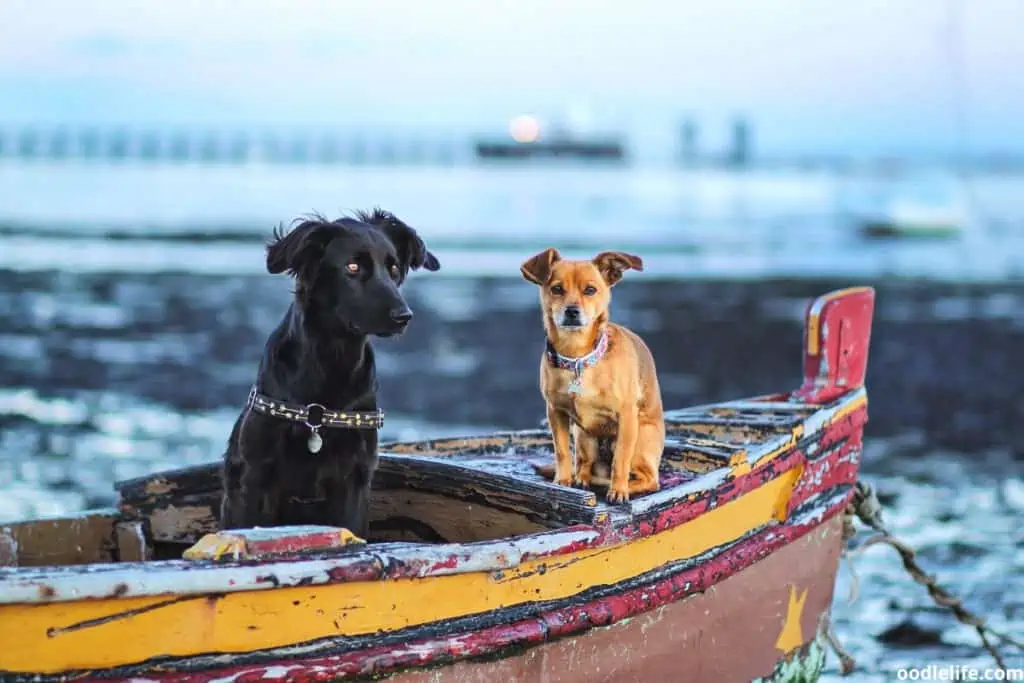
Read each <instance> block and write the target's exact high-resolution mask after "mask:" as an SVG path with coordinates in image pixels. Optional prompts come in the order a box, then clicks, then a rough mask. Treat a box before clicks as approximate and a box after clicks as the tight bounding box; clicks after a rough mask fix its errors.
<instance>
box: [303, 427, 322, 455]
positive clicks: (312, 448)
mask: <svg viewBox="0 0 1024 683" xmlns="http://www.w3.org/2000/svg"><path fill="white" fill-rule="evenodd" d="M323 445H324V438H323V437H322V436H320V433H319V432H313V433H312V434H310V435H309V439H308V440H307V441H306V447H307V448H308V449H309V452H310V453H319V452H320V449H321V448H322V447H323Z"/></svg>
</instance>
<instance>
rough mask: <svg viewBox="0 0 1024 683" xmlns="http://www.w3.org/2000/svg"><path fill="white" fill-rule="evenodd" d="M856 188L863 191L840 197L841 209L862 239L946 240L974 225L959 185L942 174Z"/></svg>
mask: <svg viewBox="0 0 1024 683" xmlns="http://www.w3.org/2000/svg"><path fill="white" fill-rule="evenodd" d="M860 190H861V191H862V192H863V191H864V190H866V191H867V194H866V195H865V194H858V195H857V196H846V197H844V198H843V199H844V201H845V203H846V207H845V208H844V211H845V212H846V213H847V215H848V216H850V217H851V218H852V222H853V227H854V230H855V231H856V232H857V234H858V235H859V236H860V237H862V238H864V239H871V240H877V239H920V240H948V239H955V238H959V237H961V236H963V235H964V234H965V233H966V232H968V231H969V230H970V229H971V227H972V226H973V225H974V216H973V213H972V212H971V210H970V203H969V201H968V200H967V197H966V194H965V191H964V189H963V187H961V186H960V185H959V184H957V183H955V182H952V181H951V180H950V179H949V178H947V177H944V176H940V177H934V176H925V177H920V176H916V177H913V178H910V179H907V180H903V181H893V180H885V181H883V182H882V184H881V185H874V186H868V187H861V188H860Z"/></svg>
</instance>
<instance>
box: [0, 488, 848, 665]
mask: <svg viewBox="0 0 1024 683" xmlns="http://www.w3.org/2000/svg"><path fill="white" fill-rule="evenodd" d="M853 493H854V489H853V486H852V485H851V484H848V483H838V484H834V485H832V486H830V487H828V488H825V489H823V490H821V491H819V492H817V493H816V494H814V495H813V496H811V497H810V498H808V499H807V500H805V501H804V502H803V503H802V504H801V505H800V506H799V507H798V508H797V509H795V510H794V511H793V513H792V515H791V517H790V518H789V519H787V520H786V521H785V522H776V523H769V524H766V525H763V526H760V527H757V528H754V529H751V530H750V532H749V533H747V534H745V535H744V536H742V537H740V538H737V539H735V540H734V541H732V542H730V543H729V544H727V545H725V546H720V547H718V548H716V549H714V550H713V551H709V552H707V553H703V554H701V555H698V556H695V557H691V558H686V559H682V560H679V561H677V562H674V563H671V564H670V565H666V566H663V567H659V568H658V569H656V570H653V571H651V572H648V573H647V574H645V575H642V576H637V577H633V578H631V579H627V580H625V581H622V582H619V583H616V584H612V585H609V586H605V587H600V586H595V587H591V588H590V589H589V591H590V592H591V595H590V596H588V597H587V599H586V600H584V601H583V602H582V603H580V602H579V601H578V600H579V595H576V596H573V597H572V598H567V599H561V600H555V601H551V603H550V604H548V605H546V606H544V608H543V609H541V610H540V611H538V612H535V613H526V614H524V615H523V616H522V617H521V618H516V617H515V616H512V618H509V615H514V614H515V610H516V609H517V608H516V607H511V608H506V609H504V610H499V611H498V612H496V613H493V614H491V615H490V617H491V619H490V620H488V621H485V622H481V623H477V624H475V625H474V626H475V628H473V627H470V628H464V627H463V626H462V623H461V622H462V620H466V619H475V618H476V616H475V615H467V616H466V617H462V618H460V619H458V620H453V621H451V622H448V623H446V627H448V628H446V629H445V630H444V631H443V632H437V631H436V629H435V625H434V624H424V625H420V626H414V627H410V628H407V629H402V630H400V631H396V632H391V633H386V634H374V635H372V636H366V637H365V638H369V640H367V643H368V647H362V646H360V643H361V642H362V640H361V639H360V638H359V637H357V638H355V639H351V640H350V642H346V643H344V644H342V645H340V646H339V644H338V643H337V642H336V639H335V638H333V637H329V638H324V639H318V640H315V641H307V642H303V643H297V644H294V645H288V646H282V647H276V648H271V649H263V650H258V651H252V652H248V653H233V654H232V665H230V666H227V667H225V666H223V661H221V658H222V655H221V654H217V653H210V654H196V655H191V656H187V657H168V658H158V659H150V660H147V661H144V662H138V663H136V664H127V665H122V666H119V667H116V669H100V670H80V671H74V672H67V671H65V672H61V673H60V674H38V673H28V672H4V671H0V674H3V675H4V680H12V681H22V680H24V681H28V680H31V681H36V682H40V681H51V680H52V681H58V680H67V677H68V676H72V677H73V676H81V675H93V674H98V673H103V674H105V675H104V676H103V677H104V678H107V677H109V676H110V675H113V676H114V677H115V678H116V679H117V680H133V679H137V678H138V677H140V676H142V677H144V679H145V680H153V681H156V680H179V677H180V676H187V677H188V680H189V681H204V682H207V683H211V682H212V681H229V680H235V679H236V678H238V677H239V676H243V675H245V674H248V673H259V672H261V671H264V672H265V671H266V670H267V669H268V668H269V667H277V666H293V667H294V666H297V667H300V668H301V669H302V670H303V671H305V670H307V669H309V668H310V667H320V666H323V667H326V670H327V671H329V672H330V673H331V674H332V675H334V676H337V675H342V676H344V677H346V678H347V677H348V676H355V677H356V678H357V679H358V680H365V678H366V677H367V676H370V677H373V676H378V675H384V674H387V675H391V674H395V673H398V672H401V671H409V670H416V669H422V668H423V667H425V666H426V667H430V666H437V665H444V664H449V663H452V662H455V661H460V660H465V659H480V658H486V657H489V656H499V655H501V653H503V652H508V651H510V650H515V649H516V648H522V647H530V646H533V645H538V644H540V643H543V642H551V641H553V640H558V639H561V638H564V637H571V636H574V635H579V634H581V633H583V632H586V631H589V630H591V629H593V628H600V627H605V626H610V625H613V624H615V623H619V622H622V621H624V620H626V619H629V618H632V617H635V616H637V615H639V614H643V613H645V612H649V611H651V610H653V609H656V608H658V607H660V606H664V605H667V604H670V603H673V602H676V601H679V600H683V599H686V598H687V597H689V596H691V595H694V594H696V593H700V592H702V591H705V590H707V589H708V588H709V587H711V586H714V585H717V584H718V583H720V582H722V581H724V580H726V579H728V578H730V577H732V576H734V575H736V574H738V573H740V572H742V571H744V570H746V569H748V568H750V567H753V566H755V565H756V564H757V563H758V562H759V561H760V560H762V559H764V558H765V557H766V556H768V555H770V554H772V553H774V552H776V551H777V550H779V549H781V548H783V547H785V546H788V545H790V544H793V543H795V542H797V541H799V540H800V539H802V538H804V537H805V536H806V535H807V534H809V533H811V532H813V531H815V530H816V529H820V528H822V527H823V526H824V525H826V524H828V523H829V522H830V521H831V520H833V519H834V518H835V517H836V516H837V515H838V514H840V513H841V511H842V510H843V509H845V507H846V505H847V504H848V503H849V501H850V500H851V499H852V496H853ZM836 531H837V532H838V530H836ZM709 562H711V563H715V564H716V565H718V564H720V565H721V566H722V570H720V571H717V572H708V571H706V568H707V565H708V563H709ZM595 591H596V592H595ZM451 627H454V632H452V628H451ZM467 638H471V639H472V641H469V640H467ZM439 648H440V650H439ZM428 652H429V653H430V656H429V657H427V658H426V659H424V656H425V653H428ZM381 655H386V657H387V662H388V664H387V665H386V666H384V667H383V668H377V667H376V666H374V667H373V669H372V670H367V669H366V667H365V662H366V661H367V660H369V661H371V662H373V661H376V657H379V656H381ZM211 665H213V666H214V668H213V669H211V670H209V671H207V670H208V669H210V667H211ZM154 667H155V668H156V670H154ZM8 676H10V678H8ZM246 680H248V679H246Z"/></svg>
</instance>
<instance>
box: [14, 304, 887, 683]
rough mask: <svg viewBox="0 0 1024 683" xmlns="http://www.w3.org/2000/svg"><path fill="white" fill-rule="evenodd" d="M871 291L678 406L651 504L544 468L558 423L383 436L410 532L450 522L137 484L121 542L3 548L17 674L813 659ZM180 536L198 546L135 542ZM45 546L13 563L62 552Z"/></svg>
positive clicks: (812, 319)
mask: <svg viewBox="0 0 1024 683" xmlns="http://www.w3.org/2000/svg"><path fill="white" fill-rule="evenodd" d="M872 301H873V293H871V292H870V290H849V291H844V292H839V293H834V294H832V295H830V296H826V297H823V298H821V299H819V300H817V301H816V302H814V304H813V305H812V306H810V307H809V309H808V333H807V335H806V337H805V340H804V346H805V358H804V374H805V381H804V385H803V386H802V387H801V388H800V389H799V390H798V391H796V392H793V393H792V394H779V395H772V396H763V397H758V398H755V399H750V400H745V401H734V402H727V403H722V404H714V405H711V406H700V407H696V408H690V409H684V410H677V411H669V412H667V413H666V428H667V435H668V437H667V440H666V450H665V455H664V458H663V468H662V472H661V477H662V487H663V488H662V490H661V491H658V492H656V493H652V494H648V495H645V496H641V497H639V498H637V499H635V500H633V501H630V502H629V503H628V504H627V505H622V506H612V505H608V504H606V503H604V502H602V501H600V500H598V498H597V496H595V494H594V493H593V492H589V491H579V490H575V489H567V488H565V487H557V486H554V485H553V484H551V483H550V482H546V481H544V480H543V478H542V477H540V476H539V475H537V473H536V472H535V470H534V467H533V466H531V464H530V453H531V452H532V451H531V449H533V448H535V447H537V446H538V445H544V444H547V447H549V446H550V435H548V434H546V433H545V432H541V431H531V432H519V433H508V434H496V435H492V436H488V437H483V438H477V439H442V440H436V441H429V442H418V443H414V444H391V445H389V446H387V447H385V451H386V453H385V454H383V455H382V462H383V463H384V465H385V468H384V471H385V474H386V476H385V477H384V478H383V480H382V481H384V483H385V484H386V485H387V486H391V487H392V488H390V489H388V490H387V491H386V492H385V493H384V496H383V497H384V498H386V500H388V501H389V503H388V508H387V509H388V510H392V511H394V510H397V511H398V513H399V516H401V517H403V518H405V517H408V515H410V514H419V513H420V512H422V513H423V514H422V517H421V519H420V520H419V521H418V522H417V525H414V526H412V527H411V528H412V529H414V530H415V529H417V528H420V529H421V528H422V527H424V526H426V531H423V532H422V533H424V534H426V535H427V536H429V537H431V538H434V537H436V538H438V539H440V540H439V541H438V540H434V541H430V542H415V543H409V542H390V543H389V542H381V543H373V544H369V545H364V544H362V543H361V541H360V540H359V539H353V538H352V537H351V534H348V532H347V531H345V530H338V529H330V528H325V527H315V528H311V529H300V528H292V529H289V528H285V529H276V530H261V531H255V532H254V531H252V530H249V531H245V530H242V531H239V532H226V533H222V532H219V531H218V530H217V528H216V527H217V520H216V510H217V506H216V505H215V501H216V497H217V495H219V494H218V492H217V491H215V490H213V489H211V488H209V486H208V483H209V482H210V481H213V480H215V479H216V470H215V468H213V467H211V468H205V469H204V468H195V469H191V470H187V471H180V472H177V473H162V474H160V475H157V476H154V477H152V478H147V479H145V480H140V481H137V482H129V483H126V484H124V485H122V486H121V487H120V490H121V492H122V505H121V511H120V512H119V513H117V514H105V515H102V516H99V517H97V519H96V520H93V522H92V523H91V524H90V525H89V526H88V529H89V533H90V534H91V537H96V536H102V535H103V534H102V533H99V532H98V530H100V531H101V530H102V525H103V524H106V525H107V526H108V531H107V533H108V534H109V535H110V537H111V538H112V539H113V545H114V548H113V550H111V549H110V548H109V547H108V546H109V545H110V544H109V543H108V544H106V545H104V546H103V549H102V552H104V553H107V554H108V556H109V557H111V558H113V559H114V560H115V561H114V562H111V561H109V560H108V561H106V562H105V563H102V564H85V565H76V566H65V567H52V566H38V567H28V566H24V567H19V568H13V569H12V568H8V569H3V568H0V643H3V645H4V647H2V648H0V677H2V678H3V680H15V681H17V680H71V679H115V680H128V679H132V680H135V681H140V680H177V681H210V682H212V681H214V680H216V681H256V680H268V679H270V680H294V681H315V680H363V679H371V678H372V679H375V680H379V679H387V680H395V681H410V682H419V681H460V682H463V681H473V680H481V681H482V680H484V678H487V679H488V680H492V679H494V678H495V677H496V676H497V677H498V678H500V679H503V680H509V681H534V680H548V681H552V682H553V683H554V682H556V681H565V682H570V681H583V680H587V681H588V682H589V681H593V680H608V681H631V680H637V681H639V680H644V681H646V680H648V679H649V678H651V677H652V676H661V677H662V678H663V679H665V680H687V681H704V680H707V681H730V680H740V681H745V680H751V679H756V678H765V679H771V680H814V678H815V677H816V675H817V669H818V668H819V667H820V664H821V660H822V656H823V654H822V653H823V648H822V647H821V643H820V637H821V634H822V633H823V629H824V628H825V625H826V623H827V619H828V613H829V605H830V602H831V597H832V589H833V584H834V580H835V574H836V570H837V563H838V557H839V552H840V548H841V542H842V539H841V513H842V511H843V510H844V509H845V507H846V505H847V503H848V502H849V500H850V498H851V496H852V494H853V485H854V483H855V482H856V479H857V472H858V466H859V462H860V453H861V450H862V434H863V427H864V424H865V422H866V419H867V396H866V392H865V390H864V388H863V386H862V385H863V376H864V366H865V364H866V359H867V332H866V330H867V329H870V317H871V315H870V314H871V303H872ZM524 449H525V450H524ZM545 458H546V459H547V460H550V453H547V455H545ZM534 465H536V463H534ZM403 473H404V474H405V475H406V476H405V478H404V479H402V480H401V481H400V482H399V481H398V479H399V478H400V475H402V474H403ZM396 482H397V484H396ZM453 482H454V484H453ZM377 483H378V482H376V481H375V485H376V484H377ZM398 484H400V485H398ZM382 485H383V484H382ZM453 501H455V503H454V504H455V507H452V505H453ZM410 506H411V507H410ZM417 506H419V507H417ZM438 506H440V507H438ZM438 510H444V513H443V514H438V512H437V511H438ZM115 512H116V511H115ZM381 514H384V512H381ZM453 515H463V516H464V517H466V518H468V519H469V520H476V521H477V522H478V523H477V524H476V525H475V526H474V525H472V524H468V523H467V520H466V519H462V520H458V522H459V523H457V524H452V523H450V522H451V520H452V518H453ZM424 519H425V520H427V521H430V522H431V523H432V524H434V525H435V526H437V525H438V524H441V523H447V524H448V526H446V527H444V528H443V529H442V531H443V533H439V532H438V529H437V528H433V527H431V526H430V525H427V524H424V523H423V521H422V520H424ZM183 520H184V521H183ZM509 520H512V521H509ZM385 521H386V520H385ZM392 521H393V519H392ZM26 528H27V530H28V531H33V530H37V529H36V528H35V527H34V526H32V525H31V524H30V525H29V526H28V527H26ZM506 529H517V530H519V529H528V530H527V531H516V532H514V533H513V534H511V535H510V534H508V533H506V532H505V531H504V530H506ZM24 530H25V529H23V531H24ZM133 530H134V531H137V532H138V534H134V535H133V533H130V532H132V531H133ZM2 531H3V530H2V529H0V532H2ZM207 532H212V533H210V534H208V535H206V536H204V537H202V538H201V539H200V538H199V534H201V533H207ZM5 533H6V532H5ZM19 533H20V532H18V529H14V531H13V532H10V533H8V537H9V538H10V539H12V540H13V541H14V545H15V546H16V545H18V542H20V541H22V540H24V539H28V538H30V536H31V534H29V533H20V535H19ZM460 534H462V535H461V536H460ZM467 534H468V535H467ZM2 535H3V533H0V536H2ZM197 540H199V542H198V543H196V541H197ZM122 541H124V543H126V544H127V545H122ZM175 543H177V544H178V546H177V547H178V548H179V549H178V550H177V551H175V552H176V553H177V554H176V557H184V558H188V559H171V560H162V561H157V562H120V563H118V562H116V560H117V559H121V560H124V559H126V558H129V557H130V558H139V557H148V556H150V555H151V554H152V553H153V551H154V549H155V548H158V547H160V546H164V549H163V550H162V551H161V552H165V553H166V552H170V551H168V549H167V548H172V549H173V546H174V545H175ZM346 544H349V545H346ZM38 545H39V544H38V543H34V544H33V547H35V546H38ZM189 545H191V546H192V547H191V549H190V550H189V551H187V552H185V553H184V556H183V555H182V553H181V549H183V548H185V547H188V546H189ZM32 552H33V553H37V554H38V550H33V551H32ZM83 554H84V553H83V551H82V549H81V548H80V549H79V552H78V553H77V555H76V556H82V555H83ZM30 555H31V554H28V555H26V554H25V553H22V554H21V556H20V557H19V554H18V553H17V552H16V553H15V560H16V561H18V560H20V561H23V562H27V563H29V564H45V562H38V561H37V560H38V559H39V557H38V556H30ZM77 561H86V562H88V561H89V560H88V559H85V558H84V557H79V559H78V560H77ZM93 561H95V560H93ZM541 673H543V677H540V674H541Z"/></svg>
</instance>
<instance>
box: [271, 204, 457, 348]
mask: <svg viewBox="0 0 1024 683" xmlns="http://www.w3.org/2000/svg"><path fill="white" fill-rule="evenodd" d="M419 268H426V269H427V270H439V269H440V268H441V264H440V263H438V260H437V258H436V257H435V256H434V255H433V254H431V253H430V252H429V251H427V247H426V245H425V244H424V243H423V240H422V239H420V237H419V235H417V234H416V231H415V230H413V229H412V228H410V227H409V226H408V225H406V224H405V223H403V222H402V221H400V220H399V219H398V218H396V217H395V216H394V215H393V214H391V213H389V212H387V211H383V210H381V209H375V210H374V211H372V212H362V211H360V212H356V213H355V215H354V217H351V218H349V217H343V218H338V219H336V220H333V221H329V220H327V219H325V218H323V217H321V216H312V217H310V218H308V219H306V220H301V221H300V222H299V223H298V225H296V226H295V227H294V228H293V229H292V230H291V231H290V232H285V231H284V230H283V229H281V228H278V229H277V230H275V231H274V240H273V242H271V243H270V244H269V245H267V270H268V271H270V272H271V273H275V274H276V273H283V272H285V271H287V272H288V273H289V274H290V275H292V276H293V277H295V280H296V288H295V295H296V298H297V299H298V302H299V305H300V306H301V307H302V310H303V313H304V315H305V316H306V319H307V320H309V321H310V322H312V323H313V324H315V325H317V326H318V327H320V328H321V329H324V330H326V331H328V332H333V333H342V332H348V333H350V334H359V335H377V336H381V337H390V336H392V335H395V334H400V333H401V332H402V331H403V330H404V329H405V327H406V325H407V324H408V323H409V320H410V319H412V311H411V310H409V306H408V305H406V303H405V300H404V299H403V298H402V295H401V293H400V292H399V291H398V288H399V286H400V285H401V284H402V282H404V281H405V278H406V276H407V275H408V274H409V271H410V270H417V269H419Z"/></svg>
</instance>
